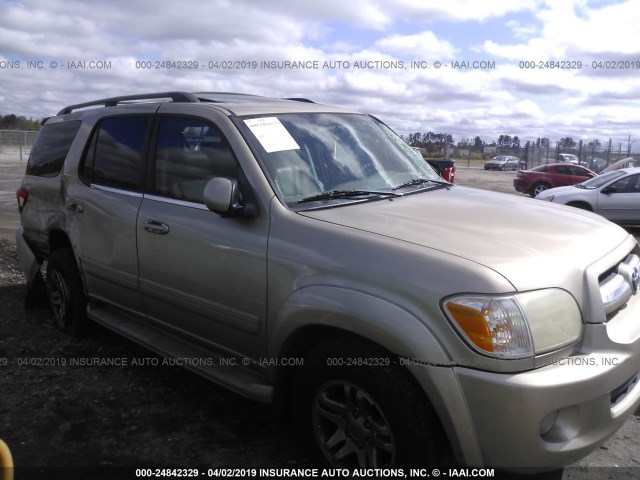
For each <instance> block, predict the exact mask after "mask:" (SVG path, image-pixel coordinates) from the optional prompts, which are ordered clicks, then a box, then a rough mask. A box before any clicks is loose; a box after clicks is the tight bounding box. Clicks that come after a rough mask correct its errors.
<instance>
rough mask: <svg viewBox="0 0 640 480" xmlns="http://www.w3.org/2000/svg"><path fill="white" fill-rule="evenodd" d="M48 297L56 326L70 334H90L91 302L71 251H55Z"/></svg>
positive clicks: (50, 267) (51, 263)
mask: <svg viewBox="0 0 640 480" xmlns="http://www.w3.org/2000/svg"><path fill="white" fill-rule="evenodd" d="M46 280H47V281H46V284H47V294H48V297H49V304H50V305H51V310H52V312H53V322H54V325H55V326H56V327H57V328H59V329H60V330H62V331H63V332H66V333H68V334H70V335H74V336H80V335H82V334H84V333H86V331H87V327H88V320H87V317H86V308H87V300H86V297H85V294H84V289H83V287H82V280H81V279H80V272H79V270H78V266H77V265H76V260H75V257H74V256H73V252H71V250H69V249H66V248H63V249H59V250H54V251H53V252H52V253H51V255H50V256H49V261H48V264H47V279H46Z"/></svg>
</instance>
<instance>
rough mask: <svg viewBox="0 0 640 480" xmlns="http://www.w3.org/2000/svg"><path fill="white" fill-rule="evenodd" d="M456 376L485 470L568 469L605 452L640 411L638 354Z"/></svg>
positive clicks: (459, 372) (589, 356) (464, 371)
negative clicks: (613, 437)
mask: <svg viewBox="0 0 640 480" xmlns="http://www.w3.org/2000/svg"><path fill="white" fill-rule="evenodd" d="M587 328H604V327H602V326H589V327H587ZM454 370H455V375H456V377H457V379H458V381H459V382H460V387H461V389H462V391H463V395H464V397H465V400H466V404H467V408H468V414H469V416H470V420H471V422H472V424H473V426H474V430H475V433H476V436H477V438H478V446H479V449H480V455H481V457H482V463H483V464H484V465H487V466H493V467H501V468H535V467H537V468H556V467H563V466H566V465H569V464H571V463H574V462H576V461H578V460H580V459H581V458H583V457H585V456H586V455H588V454H589V453H590V452H591V451H592V450H594V449H596V448H597V447H598V446H600V445H601V444H602V443H603V442H604V441H605V440H606V439H607V438H608V437H609V436H611V435H612V434H613V433H615V431H616V430H618V429H619V428H620V427H621V426H622V425H623V424H624V423H625V421H626V420H627V418H628V417H629V416H630V415H631V414H633V412H634V411H635V410H636V409H637V408H638V406H639V405H640V350H639V349H637V351H636V352H635V353H634V354H632V353H618V354H615V353H606V354H587V355H575V356H571V357H568V358H565V359H563V360H562V361H560V362H559V363H557V364H552V365H548V366H546V367H543V368H540V369H536V370H533V371H530V372H525V373H519V374H510V375H504V374H495V373H490V372H482V371H477V370H471V369H465V368H455V369H454Z"/></svg>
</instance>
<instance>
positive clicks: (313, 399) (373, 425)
mask: <svg viewBox="0 0 640 480" xmlns="http://www.w3.org/2000/svg"><path fill="white" fill-rule="evenodd" d="M357 359H362V360H363V361H364V362H369V363H371V362H373V363H374V365H367V366H365V365H360V366H358V365H357V362H358V360H357ZM393 362H394V357H392V356H390V355H389V354H388V353H386V352H385V351H383V350H382V349H379V348H376V347H374V346H370V345H368V344H366V343H364V342H359V341H353V340H349V341H347V340H346V339H333V340H329V341H326V342H324V343H322V344H320V345H317V346H316V347H314V348H313V349H312V350H311V351H310V352H308V354H307V355H306V356H305V358H304V366H303V367H302V368H301V369H300V370H299V371H298V372H297V373H296V377H295V379H294V385H293V390H292V403H291V405H292V409H293V412H292V413H293V416H294V419H295V422H296V427H297V428H298V429H299V433H300V434H301V436H302V438H303V439H304V441H305V443H306V446H307V447H308V449H309V451H310V453H311V455H312V458H313V460H314V461H315V462H317V463H318V464H319V465H330V466H334V467H339V468H352V469H353V468H389V467H419V466H424V467H428V466H433V465H446V464H451V463H452V462H451V458H452V456H451V454H450V449H449V444H448V440H447V438H446V435H445V434H444V431H443V429H442V427H441V425H440V422H439V421H438V419H437V417H436V414H435V411H434V410H433V409H432V407H431V406H430V405H429V404H428V403H427V402H426V401H425V399H424V397H423V396H422V395H421V394H420V392H419V391H418V388H417V386H416V385H415V384H414V382H413V381H412V380H411V379H410V377H409V374H408V372H406V371H404V370H402V369H401V368H400V367H399V366H397V365H396V364H395V363H393Z"/></svg>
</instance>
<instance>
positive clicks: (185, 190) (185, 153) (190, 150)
mask: <svg viewBox="0 0 640 480" xmlns="http://www.w3.org/2000/svg"><path fill="white" fill-rule="evenodd" d="M236 175H237V164H236V161H235V159H234V157H233V153H232V151H231V148H230V147H229V145H228V143H227V141H226V139H225V138H224V136H223V135H222V133H221V132H220V130H218V128H217V127H215V126H213V125H212V124H210V123H208V122H206V121H204V120H201V119H199V118H192V117H170V116H165V117H162V118H161V120H160V126H159V129H158V140H157V148H156V161H155V173H154V189H153V193H155V194H156V195H162V196H166V197H171V198H176V199H180V200H187V201H190V202H199V203H202V193H203V191H204V187H205V185H206V184H207V182H208V181H209V180H210V179H211V178H212V177H236Z"/></svg>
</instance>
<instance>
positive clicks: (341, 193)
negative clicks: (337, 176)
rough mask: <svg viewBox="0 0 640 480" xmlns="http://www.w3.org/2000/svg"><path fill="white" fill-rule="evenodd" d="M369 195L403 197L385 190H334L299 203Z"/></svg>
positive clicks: (301, 200)
mask: <svg viewBox="0 0 640 480" xmlns="http://www.w3.org/2000/svg"><path fill="white" fill-rule="evenodd" d="M368 195H378V196H382V195H384V196H387V197H389V196H391V197H401V196H402V194H401V193H395V192H392V191H385V190H332V191H330V192H323V193H320V194H318V195H312V196H310V197H305V198H303V199H300V200H298V203H305V202H316V201H320V200H334V199H339V198H353V197H366V196H368Z"/></svg>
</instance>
